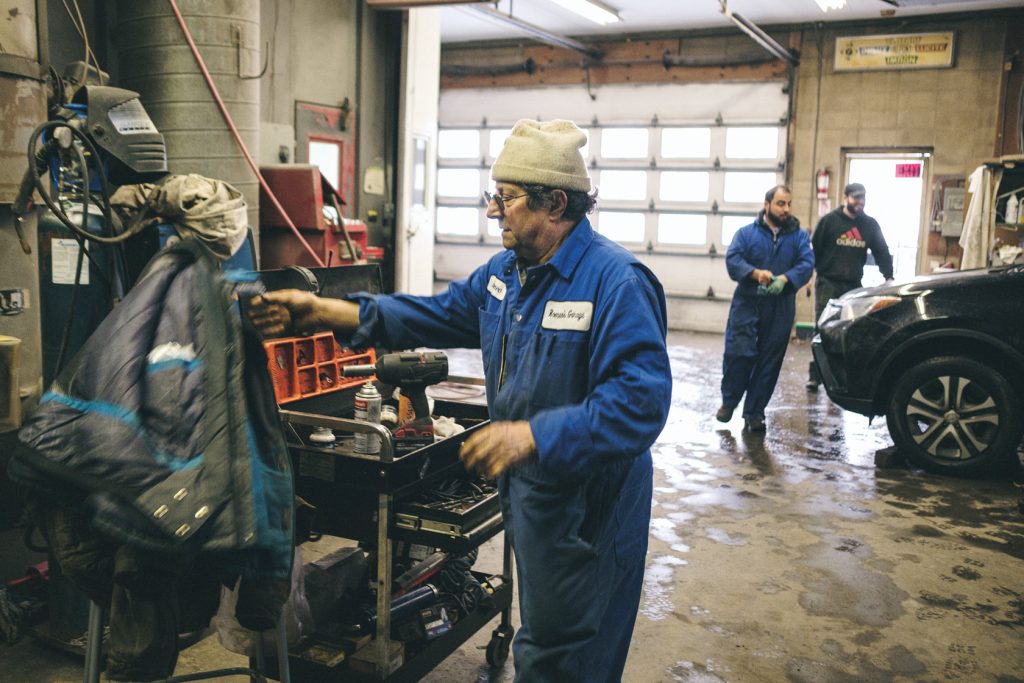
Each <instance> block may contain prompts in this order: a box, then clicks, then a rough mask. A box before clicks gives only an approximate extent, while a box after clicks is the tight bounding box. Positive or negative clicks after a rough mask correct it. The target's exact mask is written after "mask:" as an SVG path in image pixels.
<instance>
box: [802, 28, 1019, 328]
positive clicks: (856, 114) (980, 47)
mask: <svg viewBox="0 0 1024 683" xmlns="http://www.w3.org/2000/svg"><path fill="white" fill-rule="evenodd" d="M979 14H980V13H979ZM1008 25H1009V18H1008V16H1007V15H1005V14H994V15H992V16H988V17H986V16H980V17H978V18H967V19H965V18H962V17H961V18H959V19H956V20H953V19H949V20H938V19H933V20H929V21H918V22H909V21H908V22H906V23H905V25H903V24H901V26H900V29H899V31H898V32H907V33H910V32H912V33H924V32H931V31H954V32H955V33H956V52H955V65H954V67H953V68H951V69H921V70H902V71H889V72H838V73H837V72H835V71H834V70H833V68H832V67H833V64H834V61H835V45H836V38H837V37H838V36H858V35H875V34H881V33H893V32H896V31H894V30H893V27H892V26H891V25H889V24H884V23H874V24H865V25H856V26H851V27H849V28H839V29H834V28H833V29H827V30H820V31H816V30H814V29H810V30H808V31H806V32H805V33H804V36H803V41H802V45H803V50H802V56H801V62H800V68H799V69H798V72H797V74H798V75H797V88H796V115H795V117H794V123H795V132H794V135H793V161H792V164H791V166H790V182H791V184H792V187H793V190H794V195H793V211H794V213H796V214H797V215H798V216H799V217H800V219H801V222H802V223H803V224H804V225H813V224H814V223H815V222H816V221H817V207H816V200H815V194H814V192H815V178H814V176H815V173H816V171H817V170H819V169H827V170H829V171H830V172H831V173H832V178H833V182H832V185H831V188H830V190H831V192H830V194H831V197H830V199H831V205H832V206H833V207H835V206H837V202H839V201H841V200H842V197H841V196H840V195H841V194H842V188H843V184H844V183H843V178H842V177H841V175H842V174H841V171H842V154H843V150H844V149H847V148H862V149H867V148H876V149H879V150H884V149H886V148H904V149H905V148H911V147H916V148H927V149H931V150H932V158H931V163H930V169H929V170H930V173H931V176H932V178H926V179H925V184H924V185H925V193H926V197H925V205H926V206H929V205H930V204H931V191H932V186H933V182H932V179H934V178H936V177H938V176H958V177H965V176H966V175H968V174H969V173H970V171H971V170H973V169H974V168H975V167H976V166H978V164H979V163H980V162H982V161H984V160H986V159H990V158H992V157H993V155H995V154H996V153H998V149H997V147H996V139H997V135H998V128H997V122H998V119H999V109H1000V106H1001V104H1002V103H1001V102H1000V98H999V93H1000V85H1001V82H1002V79H1003V77H1004V70H1003V66H1004V63H1005V61H1006V60H1005V56H1004V48H1003V46H1004V41H1005V37H1006V30H1007V26H1008ZM868 196H869V203H868V205H867V207H866V211H867V213H869V214H870V213H871V206H870V190H869V195H868ZM925 220H926V221H927V220H928V215H927V212H926V216H925ZM921 227H922V231H923V237H924V239H923V240H922V241H923V242H924V243H925V244H923V245H922V247H923V248H921V249H920V250H919V252H918V253H919V261H918V273H922V272H926V271H927V270H929V269H930V268H931V267H932V266H933V265H934V264H932V263H930V262H929V261H930V260H933V259H929V255H928V248H927V247H928V244H927V241H928V239H929V238H931V239H932V240H934V239H936V238H938V233H935V232H932V231H931V230H929V226H927V225H925V226H921ZM882 229H883V230H885V226H884V225H883V226H882ZM939 253H942V252H941V251H940V252H939ZM802 303H804V305H805V308H807V309H809V303H808V302H802ZM798 316H799V312H798Z"/></svg>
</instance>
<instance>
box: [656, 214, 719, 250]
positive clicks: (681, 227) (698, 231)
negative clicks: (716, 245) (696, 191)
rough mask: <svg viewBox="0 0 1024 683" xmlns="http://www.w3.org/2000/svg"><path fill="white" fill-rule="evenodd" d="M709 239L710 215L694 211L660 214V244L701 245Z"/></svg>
mask: <svg viewBox="0 0 1024 683" xmlns="http://www.w3.org/2000/svg"><path fill="white" fill-rule="evenodd" d="M707 241H708V217H707V216H705V215H703V214H692V213H663V214H661V215H660V216H658V244H680V245H687V246H692V245H701V246H703V245H704V244H706V243H707Z"/></svg>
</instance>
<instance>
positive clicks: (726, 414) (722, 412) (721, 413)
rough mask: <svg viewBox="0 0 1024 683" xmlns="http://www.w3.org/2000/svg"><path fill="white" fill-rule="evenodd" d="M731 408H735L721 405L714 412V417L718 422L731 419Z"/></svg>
mask: <svg viewBox="0 0 1024 683" xmlns="http://www.w3.org/2000/svg"><path fill="white" fill-rule="evenodd" d="M733 410H735V408H729V407H727V406H721V407H719V409H718V412H717V413H715V419H716V420H718V421H719V422H728V421H729V420H731V419H732V411H733Z"/></svg>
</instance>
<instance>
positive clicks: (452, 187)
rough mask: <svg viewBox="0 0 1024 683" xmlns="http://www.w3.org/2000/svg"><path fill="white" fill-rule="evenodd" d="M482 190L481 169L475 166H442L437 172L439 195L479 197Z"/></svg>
mask: <svg viewBox="0 0 1024 683" xmlns="http://www.w3.org/2000/svg"><path fill="white" fill-rule="evenodd" d="M480 192H481V190H480V171H478V170H477V169H475V168H442V169H440V170H438V172H437V194H438V196H441V197H478V196H480Z"/></svg>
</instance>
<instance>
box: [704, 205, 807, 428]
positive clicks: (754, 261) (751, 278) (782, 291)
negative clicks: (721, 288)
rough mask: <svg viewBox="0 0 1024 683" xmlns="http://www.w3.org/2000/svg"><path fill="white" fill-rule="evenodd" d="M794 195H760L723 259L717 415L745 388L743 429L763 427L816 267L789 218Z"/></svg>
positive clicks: (729, 409) (728, 412)
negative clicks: (730, 290) (726, 297)
mask: <svg viewBox="0 0 1024 683" xmlns="http://www.w3.org/2000/svg"><path fill="white" fill-rule="evenodd" d="M792 202H793V194H792V193H791V192H790V191H789V188H788V187H785V186H784V185H777V186H775V187H773V188H772V189H770V190H768V192H767V193H766V194H765V196H764V209H762V210H761V212H760V213H758V214H757V219H756V220H755V221H754V222H753V223H751V224H750V225H748V226H746V227H743V228H740V229H739V231H737V232H736V236H735V237H733V238H732V242H731V243H730V244H729V251H728V252H727V253H726V256H725V265H726V268H727V269H728V271H729V277H731V278H732V279H733V280H735V281H736V292H735V293H734V294H733V296H732V306H731V307H730V309H729V322H728V324H727V325H726V328H725V357H724V358H723V359H722V405H721V407H720V408H719V409H718V412H717V413H715V418H716V419H717V420H718V421H719V422H728V421H729V420H731V419H732V413H733V411H734V410H735V409H736V406H737V405H739V402H740V399H741V398H742V397H743V394H744V393H746V395H747V398H746V400H745V401H744V403H743V420H744V427H743V428H744V429H745V430H747V431H748V432H755V433H756V432H763V431H764V430H765V424H764V409H765V406H767V405H768V400H769V399H770V398H771V397H772V392H773V391H775V383H776V381H778V379H779V370H781V369H782V360H783V358H785V356H786V347H787V346H788V344H789V333H790V330H792V329H793V319H794V317H795V315H796V292H797V290H799V289H800V288H801V287H803V286H804V285H806V284H807V281H808V280H810V278H811V272H812V271H813V270H814V254H813V253H812V252H811V243H810V240H809V239H808V237H807V233H806V232H804V231H803V230H801V229H800V224H799V222H798V221H797V220H796V218H795V217H794V216H790V214H789V211H790V205H791V204H792Z"/></svg>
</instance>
